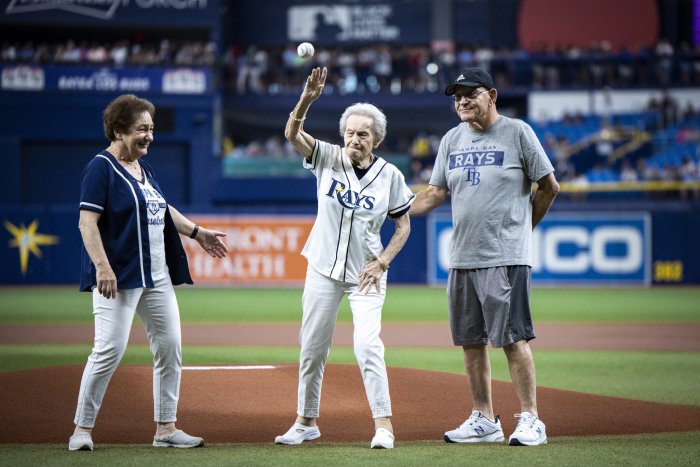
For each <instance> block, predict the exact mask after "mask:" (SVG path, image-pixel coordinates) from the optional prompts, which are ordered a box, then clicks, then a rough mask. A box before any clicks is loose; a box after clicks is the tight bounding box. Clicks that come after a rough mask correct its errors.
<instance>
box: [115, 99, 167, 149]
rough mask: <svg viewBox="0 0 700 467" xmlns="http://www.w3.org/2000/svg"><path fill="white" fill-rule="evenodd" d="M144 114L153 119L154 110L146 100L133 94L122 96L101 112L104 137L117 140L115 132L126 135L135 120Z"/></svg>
mask: <svg viewBox="0 0 700 467" xmlns="http://www.w3.org/2000/svg"><path fill="white" fill-rule="evenodd" d="M144 112H148V113H149V114H150V115H151V118H153V117H154V116H155V114H156V108H155V106H154V105H153V104H152V103H151V101H149V100H147V99H141V98H139V97H136V96H135V95H133V94H122V95H121V96H119V97H117V98H116V99H114V100H113V101H112V102H110V103H109V105H108V106H107V107H106V108H105V110H104V112H102V124H103V127H104V131H105V136H106V137H107V139H108V140H110V141H114V140H116V139H117V136H116V134H115V131H120V132H122V133H126V132H127V131H129V127H131V125H133V123H134V122H135V121H136V118H137V117H138V116H139V115H141V114H142V113H144Z"/></svg>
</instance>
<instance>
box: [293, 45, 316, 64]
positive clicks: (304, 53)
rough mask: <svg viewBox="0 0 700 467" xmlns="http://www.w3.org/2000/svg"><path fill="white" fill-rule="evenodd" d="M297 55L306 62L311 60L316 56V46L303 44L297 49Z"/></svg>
mask: <svg viewBox="0 0 700 467" xmlns="http://www.w3.org/2000/svg"><path fill="white" fill-rule="evenodd" d="M297 55H299V57H301V58H303V59H304V60H306V59H309V58H311V57H313V56H314V46H313V45H311V43H309V42H302V43H301V44H299V47H297Z"/></svg>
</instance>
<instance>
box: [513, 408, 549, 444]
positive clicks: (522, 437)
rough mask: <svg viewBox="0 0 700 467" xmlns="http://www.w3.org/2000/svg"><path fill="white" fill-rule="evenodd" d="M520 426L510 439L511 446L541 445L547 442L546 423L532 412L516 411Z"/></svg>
mask: <svg viewBox="0 0 700 467" xmlns="http://www.w3.org/2000/svg"><path fill="white" fill-rule="evenodd" d="M515 418H517V419H518V426H517V427H515V431H514V432H513V434H512V435H510V438H509V439H508V444H510V445H511V446H539V445H541V444H547V433H546V432H545V429H544V423H542V420H540V419H539V418H537V416H536V415H535V414H531V413H530V412H523V413H516V414H515Z"/></svg>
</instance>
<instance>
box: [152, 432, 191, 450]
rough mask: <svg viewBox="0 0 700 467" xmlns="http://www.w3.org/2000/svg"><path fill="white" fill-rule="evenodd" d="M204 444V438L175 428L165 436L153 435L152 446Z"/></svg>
mask: <svg viewBox="0 0 700 467" xmlns="http://www.w3.org/2000/svg"><path fill="white" fill-rule="evenodd" d="M202 446H204V440H203V439H202V438H200V437H199V436H192V435H188V434H187V433H185V432H184V431H182V430H177V431H176V432H175V433H173V434H172V435H170V436H168V437H167V438H156V437H153V447H154V448H180V449H189V448H201V447H202Z"/></svg>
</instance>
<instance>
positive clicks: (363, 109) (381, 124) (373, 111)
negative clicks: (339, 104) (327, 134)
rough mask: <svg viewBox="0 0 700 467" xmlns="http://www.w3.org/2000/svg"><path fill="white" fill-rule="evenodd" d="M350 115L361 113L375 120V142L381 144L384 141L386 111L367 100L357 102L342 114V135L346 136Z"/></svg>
mask: <svg viewBox="0 0 700 467" xmlns="http://www.w3.org/2000/svg"><path fill="white" fill-rule="evenodd" d="M350 115H361V116H363V117H369V118H371V119H372V121H373V122H374V124H373V125H372V131H373V132H374V137H375V138H376V141H375V143H376V144H379V143H381V142H382V141H384V137H385V136H386V115H384V112H382V111H381V110H379V109H378V108H377V107H376V106H374V105H372V104H368V103H367V102H358V103H357V104H353V105H351V106H350V107H348V108H347V109H345V112H343V115H341V116H340V136H345V129H346V127H347V125H348V118H349V117H350Z"/></svg>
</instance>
